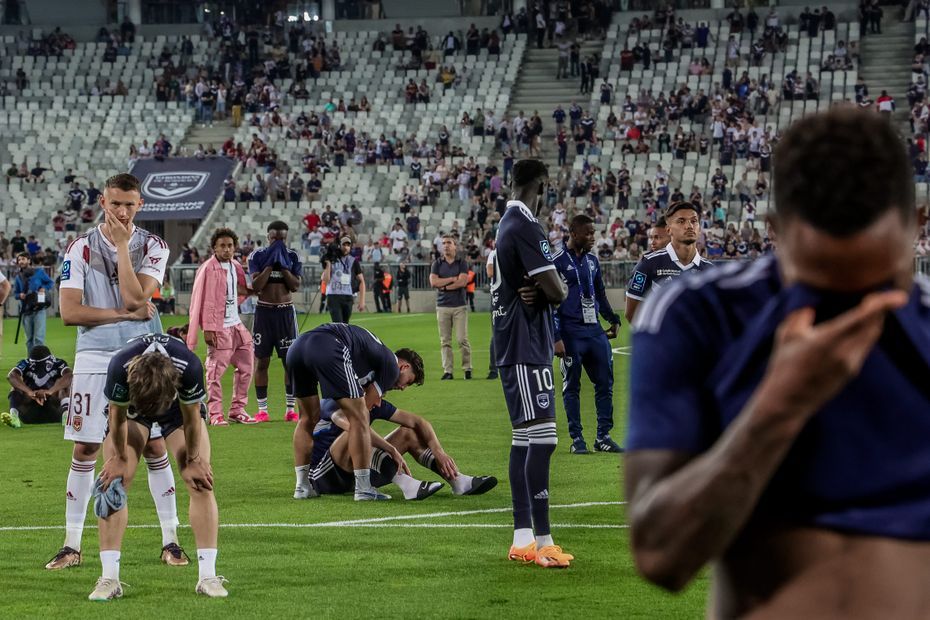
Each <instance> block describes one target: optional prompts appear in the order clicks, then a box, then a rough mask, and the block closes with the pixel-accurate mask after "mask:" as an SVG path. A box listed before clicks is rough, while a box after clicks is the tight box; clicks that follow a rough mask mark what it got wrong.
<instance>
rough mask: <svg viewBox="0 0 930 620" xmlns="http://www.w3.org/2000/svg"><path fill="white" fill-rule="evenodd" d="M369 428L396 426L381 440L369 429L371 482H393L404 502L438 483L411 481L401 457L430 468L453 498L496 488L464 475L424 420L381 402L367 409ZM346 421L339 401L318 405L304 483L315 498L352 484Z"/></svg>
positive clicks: (488, 480)
mask: <svg viewBox="0 0 930 620" xmlns="http://www.w3.org/2000/svg"><path fill="white" fill-rule="evenodd" d="M368 418H369V424H371V423H373V422H374V421H375V420H386V421H388V422H392V423H394V424H397V425H398V426H399V427H400V428H397V429H395V430H393V431H391V432H390V433H389V434H388V435H387V436H386V437H381V435H379V434H378V433H376V432H375V430H374V429H371V445H372V451H371V484H372V486H375V487H382V486H384V485H386V484H388V483H390V482H393V483H394V484H396V485H397V486H399V487H400V489H401V491H403V493H404V499H411V500H420V499H426V498H427V497H429V496H430V495H432V494H433V493H435V492H436V491H438V490H439V489H440V488H442V483H441V482H424V481H420V480H417V479H416V478H413V477H412V476H411V475H410V470H409V469H408V468H407V464H406V463H405V462H404V456H403V455H404V454H410V456H412V457H413V458H414V459H416V461H417V462H418V463H419V464H420V465H422V466H423V467H426V468H427V469H431V470H433V471H434V472H436V473H437V474H439V475H440V476H442V478H443V479H444V480H446V481H447V482H448V483H449V484H450V486H451V487H452V493H453V494H454V495H481V494H483V493H487V492H488V491H490V490H491V489H493V488H494V487H495V486H496V485H497V478H495V477H493V476H468V475H466V474H463V473H462V472H460V471H459V468H458V465H456V464H455V461H454V460H453V459H452V457H451V456H449V455H448V454H446V451H445V450H443V449H442V444H441V443H439V438H438V437H437V436H436V431H434V430H433V426H432V424H430V423H429V422H428V421H426V419H424V418H423V417H421V416H418V415H416V414H414V413H410V412H409V411H404V410H402V409H398V408H397V407H395V406H394V405H393V404H392V403H390V402H388V401H387V400H382V401H381V404H379V405H375V406H374V407H372V409H371V411H370V412H369V414H368ZM349 426H350V425H349V421H348V419H346V416H344V415H343V414H342V411H340V410H339V403H337V402H336V401H334V400H332V399H330V398H327V399H324V400H323V401H322V403H321V406H320V422H319V423H318V424H317V425H316V428H315V429H314V431H313V454H312V456H311V457H310V468H311V473H310V480H311V483H312V484H313V490H314V491H316V493H319V494H330V493H334V494H337V493H347V492H349V491H351V490H352V488H353V486H354V477H353V475H352V472H351V469H352V459H351V457H350V456H349V451H348V434H347V433H344V432H343V431H347V430H349Z"/></svg>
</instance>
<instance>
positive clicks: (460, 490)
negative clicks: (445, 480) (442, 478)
mask: <svg viewBox="0 0 930 620" xmlns="http://www.w3.org/2000/svg"><path fill="white" fill-rule="evenodd" d="M472 480H474V476H466V475H465V474H463V473H461V472H460V473H459V475H458V476H456V477H455V480H453V481H451V482H450V483H449V484H450V485H452V493H453V494H455V495H463V494H464V493H467V492H468V491H470V490H471V481H472Z"/></svg>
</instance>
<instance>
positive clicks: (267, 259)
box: [248, 241, 303, 284]
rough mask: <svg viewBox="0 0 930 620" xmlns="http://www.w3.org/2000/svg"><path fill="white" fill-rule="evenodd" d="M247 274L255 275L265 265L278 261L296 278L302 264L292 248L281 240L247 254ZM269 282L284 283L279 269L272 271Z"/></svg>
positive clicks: (301, 268)
mask: <svg viewBox="0 0 930 620" xmlns="http://www.w3.org/2000/svg"><path fill="white" fill-rule="evenodd" d="M248 262H249V274H250V275H255V274H257V273H261V272H262V271H264V269H265V267H268V266H271V265H274V264H275V263H279V264H280V265H281V267H282V268H283V269H287V270H288V271H290V272H291V273H293V274H294V275H295V276H297V277H298V278H299V277H300V275H301V273H302V271H303V266H302V265H301V263H300V256H299V255H298V254H297V252H295V251H294V250H291V249H289V248H288V247H287V246H286V245H284V242H283V241H276V242H274V243H271V244H269V245H267V246H265V247H263V248H258V249H257V250H254V251H253V252H252V253H251V254H249V261H248ZM268 283H269V284H284V275H283V274H282V273H281V272H280V271H272V272H271V275H270V276H269V277H268Z"/></svg>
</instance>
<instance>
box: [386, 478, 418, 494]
mask: <svg viewBox="0 0 930 620" xmlns="http://www.w3.org/2000/svg"><path fill="white" fill-rule="evenodd" d="M391 482H393V483H394V484H396V485H397V486H399V487H400V490H401V491H403V492H404V499H415V498H416V496H417V491H419V490H420V481H419V480H417V479H416V478H411V477H410V476H408V475H407V474H404V473H401V472H398V473H397V475H396V476H394V478H393V479H392V480H391Z"/></svg>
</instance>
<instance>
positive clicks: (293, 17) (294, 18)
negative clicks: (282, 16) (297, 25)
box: [287, 15, 300, 22]
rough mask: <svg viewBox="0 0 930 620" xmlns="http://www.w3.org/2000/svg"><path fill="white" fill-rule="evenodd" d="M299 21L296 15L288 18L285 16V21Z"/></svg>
mask: <svg viewBox="0 0 930 620" xmlns="http://www.w3.org/2000/svg"><path fill="white" fill-rule="evenodd" d="M299 19H300V17H299V16H297V15H288V16H287V21H289V22H296V21H297V20H299Z"/></svg>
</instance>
